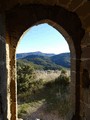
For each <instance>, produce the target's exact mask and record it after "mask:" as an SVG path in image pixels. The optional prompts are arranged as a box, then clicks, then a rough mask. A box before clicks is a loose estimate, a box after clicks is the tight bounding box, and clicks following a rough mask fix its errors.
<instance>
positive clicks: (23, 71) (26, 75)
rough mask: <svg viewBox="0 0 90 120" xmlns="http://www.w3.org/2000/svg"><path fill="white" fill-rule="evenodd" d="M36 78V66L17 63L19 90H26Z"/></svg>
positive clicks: (19, 91)
mask: <svg viewBox="0 0 90 120" xmlns="http://www.w3.org/2000/svg"><path fill="white" fill-rule="evenodd" d="M33 79H34V68H33V67H32V66H30V65H26V64H23V63H19V62H18V63H17V92H18V93H21V92H26V91H27V90H28V89H29V84H30V83H31V81H32V80H33Z"/></svg>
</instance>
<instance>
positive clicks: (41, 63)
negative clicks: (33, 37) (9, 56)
mask: <svg viewBox="0 0 90 120" xmlns="http://www.w3.org/2000/svg"><path fill="white" fill-rule="evenodd" d="M17 56H18V58H19V59H18V60H21V61H25V62H27V63H28V62H30V63H32V64H33V65H34V66H36V67H40V68H42V69H44V70H47V69H50V70H56V69H59V70H60V69H61V68H62V67H65V68H70V53H62V54H58V55H54V54H46V53H41V52H39V53H38V52H34V53H23V54H18V55H17Z"/></svg>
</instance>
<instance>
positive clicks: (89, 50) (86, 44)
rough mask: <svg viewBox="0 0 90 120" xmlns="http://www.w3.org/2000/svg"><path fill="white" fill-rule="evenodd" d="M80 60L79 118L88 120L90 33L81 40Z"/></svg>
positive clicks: (89, 115)
mask: <svg viewBox="0 0 90 120" xmlns="http://www.w3.org/2000/svg"><path fill="white" fill-rule="evenodd" d="M81 47H82V59H81V100H80V103H81V118H82V120H90V32H89V31H86V33H85V36H84V38H83V40H82V44H81Z"/></svg>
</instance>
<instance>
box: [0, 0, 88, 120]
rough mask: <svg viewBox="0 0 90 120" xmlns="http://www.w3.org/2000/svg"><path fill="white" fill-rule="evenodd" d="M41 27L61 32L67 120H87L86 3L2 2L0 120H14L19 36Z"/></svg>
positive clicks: (71, 0)
mask: <svg viewBox="0 0 90 120" xmlns="http://www.w3.org/2000/svg"><path fill="white" fill-rule="evenodd" d="M41 23H48V24H50V25H51V26H53V27H54V28H55V29H57V30H58V31H59V32H61V34H62V35H63V36H64V37H65V39H66V41H67V42H68V44H69V47H70V51H71V80H72V83H71V84H72V87H71V96H72V97H71V100H72V110H71V111H70V116H69V117H68V120H71V119H72V120H89V119H90V53H89V51H90V1H89V0H76V1H75V0H65V1H64V0H37V1H36V0H13V1H12V0H9V1H8V2H7V1H5V0H3V1H2V2H1V3H0V120H16V119H17V100H16V99H17V91H16V85H17V83H16V58H15V52H16V47H17V44H18V42H19V39H20V37H21V35H22V34H23V32H25V31H26V30H27V29H28V28H30V27H32V26H34V25H37V24H41ZM86 88H87V89H86Z"/></svg>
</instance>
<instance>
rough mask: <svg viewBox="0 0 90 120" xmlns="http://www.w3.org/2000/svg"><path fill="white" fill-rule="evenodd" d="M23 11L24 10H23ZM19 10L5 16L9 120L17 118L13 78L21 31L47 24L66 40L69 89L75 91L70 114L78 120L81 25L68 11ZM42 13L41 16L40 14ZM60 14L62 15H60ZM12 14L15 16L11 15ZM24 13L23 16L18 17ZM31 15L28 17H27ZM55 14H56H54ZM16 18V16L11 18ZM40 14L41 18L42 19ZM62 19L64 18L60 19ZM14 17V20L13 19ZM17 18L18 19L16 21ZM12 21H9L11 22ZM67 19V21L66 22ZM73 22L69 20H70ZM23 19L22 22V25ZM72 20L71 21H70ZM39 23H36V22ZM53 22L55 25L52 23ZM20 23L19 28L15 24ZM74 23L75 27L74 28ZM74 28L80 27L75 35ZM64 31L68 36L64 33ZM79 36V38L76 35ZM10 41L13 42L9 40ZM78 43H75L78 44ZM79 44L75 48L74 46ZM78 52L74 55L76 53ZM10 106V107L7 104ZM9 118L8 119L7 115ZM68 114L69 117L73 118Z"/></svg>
mask: <svg viewBox="0 0 90 120" xmlns="http://www.w3.org/2000/svg"><path fill="white" fill-rule="evenodd" d="M23 7H24V8H25V9H23ZM38 8H39V9H37V6H29V7H25V6H21V7H20V8H17V9H16V11H15V10H14V11H13V10H12V12H11V13H7V22H6V23H7V33H8V34H7V36H6V37H7V38H6V40H7V41H6V42H7V49H8V51H7V56H8V58H9V59H8V60H9V61H7V65H8V66H9V67H8V68H9V69H8V76H9V78H8V88H9V91H10V92H9V95H8V96H9V99H8V103H7V104H8V116H9V119H11V120H15V119H16V117H17V114H16V90H15V88H16V87H15V86H16V81H15V78H16V75H15V66H16V65H15V50H16V46H17V42H18V40H19V38H20V36H21V35H22V33H23V31H25V30H26V29H27V28H29V27H31V26H33V25H34V24H40V23H48V24H50V25H51V26H53V27H55V28H56V29H57V30H58V31H59V32H61V34H62V35H63V36H64V37H65V39H66V40H67V42H68V44H69V46H70V51H71V64H73V65H71V79H73V80H72V81H73V82H74V83H72V86H73V87H72V89H73V88H75V90H73V91H74V93H73V95H74V96H73V97H72V98H73V99H74V100H73V102H74V103H73V107H72V108H73V110H72V112H73V113H72V114H75V115H76V118H77V119H79V114H80V81H79V80H80V72H78V71H79V69H80V67H79V66H78V65H80V57H81V56H80V53H81V49H80V46H79V45H80V44H79V43H80V40H81V39H82V34H83V30H82V28H81V23H80V21H79V19H78V17H77V15H76V14H73V13H70V12H68V11H67V10H65V9H63V8H61V7H55V9H54V7H53V8H52V7H49V6H41V5H38ZM40 11H42V13H40ZM60 11H62V12H60ZM13 12H14V13H13ZM21 12H23V15H21ZM30 13H31V14H30ZM57 13H58V14H57ZM14 14H15V16H14ZM41 14H42V15H41ZM63 15H65V16H63ZM12 16H13V17H12ZM16 16H17V17H16ZM11 17H12V21H11V20H10V19H11ZM65 17H67V18H68V21H67V20H66V19H65ZM71 18H72V19H71ZM22 19H23V21H22ZM73 19H74V21H73ZM38 21H39V22H38ZM53 21H54V22H53ZM17 23H19V24H17ZM74 23H75V24H74ZM76 26H79V27H78V28H79V29H78V31H75V30H76V28H77V27H76ZM66 31H67V32H66ZM79 33H80V35H79V36H78V34H79ZM12 39H13V40H12ZM77 41H78V42H77ZM77 43H78V44H77ZM76 48H77V51H76ZM9 103H10V104H9ZM9 114H10V115H9ZM72 114H71V116H72Z"/></svg>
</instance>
